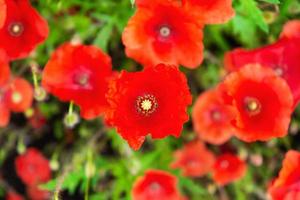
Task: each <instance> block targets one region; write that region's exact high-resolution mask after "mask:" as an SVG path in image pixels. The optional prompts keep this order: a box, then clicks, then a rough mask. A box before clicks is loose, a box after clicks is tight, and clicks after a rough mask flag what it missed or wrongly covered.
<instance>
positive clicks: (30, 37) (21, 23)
mask: <svg viewBox="0 0 300 200" xmlns="http://www.w3.org/2000/svg"><path fill="white" fill-rule="evenodd" d="M5 2H6V7H7V14H6V18H5V21H4V25H3V26H2V28H0V48H1V49H4V50H5V51H6V53H7V55H8V56H9V58H10V59H19V58H24V57H26V56H28V54H29V53H30V52H31V51H32V50H33V49H34V48H35V47H36V46H37V45H38V44H40V43H42V42H43V41H44V40H45V39H46V38H47V36H48V32H49V31H48V25H47V22H46V21H45V20H44V19H43V18H42V17H41V16H40V15H39V14H38V12H37V11H36V10H35V9H34V8H33V7H32V6H31V5H30V2H29V0H22V1H16V0H5Z"/></svg>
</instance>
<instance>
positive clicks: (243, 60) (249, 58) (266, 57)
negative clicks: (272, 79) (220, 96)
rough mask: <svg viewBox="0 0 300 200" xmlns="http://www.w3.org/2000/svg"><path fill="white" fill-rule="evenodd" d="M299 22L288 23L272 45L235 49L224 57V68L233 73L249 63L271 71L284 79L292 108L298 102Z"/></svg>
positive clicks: (299, 94)
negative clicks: (292, 103) (291, 95)
mask: <svg viewBox="0 0 300 200" xmlns="http://www.w3.org/2000/svg"><path fill="white" fill-rule="evenodd" d="M299 32H300V21H291V22H288V23H287V24H286V25H285V27H284V29H283V31H282V33H281V38H280V39H279V40H278V41H277V42H276V43H274V44H271V45H268V46H265V47H262V48H258V49H254V50H244V49H236V50H233V51H231V52H228V53H227V54H226V56H225V67H226V68H227V69H228V70H229V71H235V70H238V69H239V68H241V67H243V66H244V65H246V64H249V63H259V64H261V65H262V66H265V67H268V68H271V69H273V70H274V71H275V72H276V74H277V75H279V76H281V77H282V78H284V79H285V80H286V81H287V83H288V85H289V86H290V88H291V90H292V93H293V96H294V106H296V105H297V104H298V102H299V101H300V79H299V74H300V61H299V57H300V51H299V46H300V34H299Z"/></svg>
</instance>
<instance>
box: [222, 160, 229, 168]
mask: <svg viewBox="0 0 300 200" xmlns="http://www.w3.org/2000/svg"><path fill="white" fill-rule="evenodd" d="M220 167H221V168H222V169H227V168H228V167H229V162H228V161H227V160H222V162H221V163H220Z"/></svg>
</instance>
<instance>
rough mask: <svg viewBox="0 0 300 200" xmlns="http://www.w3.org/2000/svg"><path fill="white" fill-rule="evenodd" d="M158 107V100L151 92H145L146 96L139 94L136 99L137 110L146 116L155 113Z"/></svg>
mask: <svg viewBox="0 0 300 200" xmlns="http://www.w3.org/2000/svg"><path fill="white" fill-rule="evenodd" d="M157 107H158V104H157V100H156V98H155V96H153V95H151V94H145V95H144V96H139V97H138V98H137V99H136V108H137V111H138V112H139V113H140V114H142V115H144V116H149V115H151V114H152V113H154V112H155V111H156V109H157Z"/></svg>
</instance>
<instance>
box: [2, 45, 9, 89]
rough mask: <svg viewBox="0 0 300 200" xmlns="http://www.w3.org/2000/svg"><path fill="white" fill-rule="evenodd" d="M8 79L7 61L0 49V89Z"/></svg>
mask: <svg viewBox="0 0 300 200" xmlns="http://www.w3.org/2000/svg"><path fill="white" fill-rule="evenodd" d="M9 78H10V69H9V65H8V59H7V56H6V54H5V52H4V51H3V50H1V49H0V87H2V86H3V85H5V84H6V83H7V82H8V80H9Z"/></svg>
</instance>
